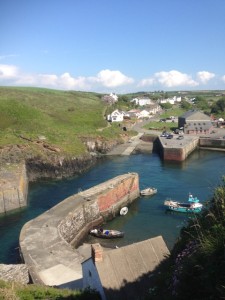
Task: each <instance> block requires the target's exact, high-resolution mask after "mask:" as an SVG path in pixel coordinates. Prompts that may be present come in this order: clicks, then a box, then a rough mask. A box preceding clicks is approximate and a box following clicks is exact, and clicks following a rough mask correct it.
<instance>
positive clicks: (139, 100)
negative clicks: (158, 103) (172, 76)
mask: <svg viewBox="0 0 225 300" xmlns="http://www.w3.org/2000/svg"><path fill="white" fill-rule="evenodd" d="M131 102H135V104H136V105H139V106H145V105H149V104H152V100H151V99H149V98H134V99H132V100H131Z"/></svg>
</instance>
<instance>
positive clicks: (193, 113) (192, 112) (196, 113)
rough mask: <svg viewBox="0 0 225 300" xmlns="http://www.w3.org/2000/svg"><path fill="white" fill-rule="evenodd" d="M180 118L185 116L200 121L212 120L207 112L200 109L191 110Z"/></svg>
mask: <svg viewBox="0 0 225 300" xmlns="http://www.w3.org/2000/svg"><path fill="white" fill-rule="evenodd" d="M180 118H184V119H186V120H190V121H191V120H197V121H198V120H200V121H203V120H204V121H210V120H211V119H210V117H209V116H207V115H206V114H204V113H202V112H200V111H198V110H189V111H187V112H186V113H184V114H183V115H182V116H181V117H180Z"/></svg>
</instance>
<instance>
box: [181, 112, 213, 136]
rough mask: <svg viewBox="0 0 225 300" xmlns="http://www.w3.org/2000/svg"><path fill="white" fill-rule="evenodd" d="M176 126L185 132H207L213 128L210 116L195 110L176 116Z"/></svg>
mask: <svg viewBox="0 0 225 300" xmlns="http://www.w3.org/2000/svg"><path fill="white" fill-rule="evenodd" d="M178 127H179V128H180V129H181V128H182V129H183V131H184V133H186V134H208V133H210V132H211V131H212V130H213V124H212V120H211V118H210V117H209V116H207V115H206V114H204V113H202V112H200V111H197V110H189V111H187V112H186V113H184V114H183V115H182V116H180V117H178Z"/></svg>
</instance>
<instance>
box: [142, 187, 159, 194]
mask: <svg viewBox="0 0 225 300" xmlns="http://www.w3.org/2000/svg"><path fill="white" fill-rule="evenodd" d="M156 193H157V189H156V188H153V187H149V188H146V189H144V190H141V192H140V194H141V196H151V195H154V194H156Z"/></svg>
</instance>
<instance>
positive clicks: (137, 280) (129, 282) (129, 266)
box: [82, 236, 170, 300]
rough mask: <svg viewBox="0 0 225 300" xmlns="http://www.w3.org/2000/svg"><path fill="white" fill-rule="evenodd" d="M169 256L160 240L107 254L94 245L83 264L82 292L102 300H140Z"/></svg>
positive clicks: (152, 240)
mask: <svg viewBox="0 0 225 300" xmlns="http://www.w3.org/2000/svg"><path fill="white" fill-rule="evenodd" d="M169 254H170V253H169V250H168V248H167V246H166V244H165V242H164V240H163V238H162V237H161V236H157V237H155V238H151V239H148V240H145V241H141V242H138V243H134V244H131V245H128V246H124V247H121V248H117V249H110V250H109V249H104V250H103V248H102V247H101V245H100V244H94V245H92V255H91V257H90V258H88V259H86V260H85V261H84V262H83V263H82V272H83V288H88V287H89V288H92V289H95V290H97V291H98V292H99V293H100V295H101V298H102V300H109V299H110V300H114V299H115V300H117V299H123V300H126V299H129V300H132V299H135V300H136V299H143V298H144V297H145V296H146V293H148V291H149V289H150V288H154V284H153V280H154V273H155V272H156V270H157V272H158V271H159V269H158V268H159V265H160V264H161V263H162V261H163V260H164V259H165V258H166V257H168V255H169Z"/></svg>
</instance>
